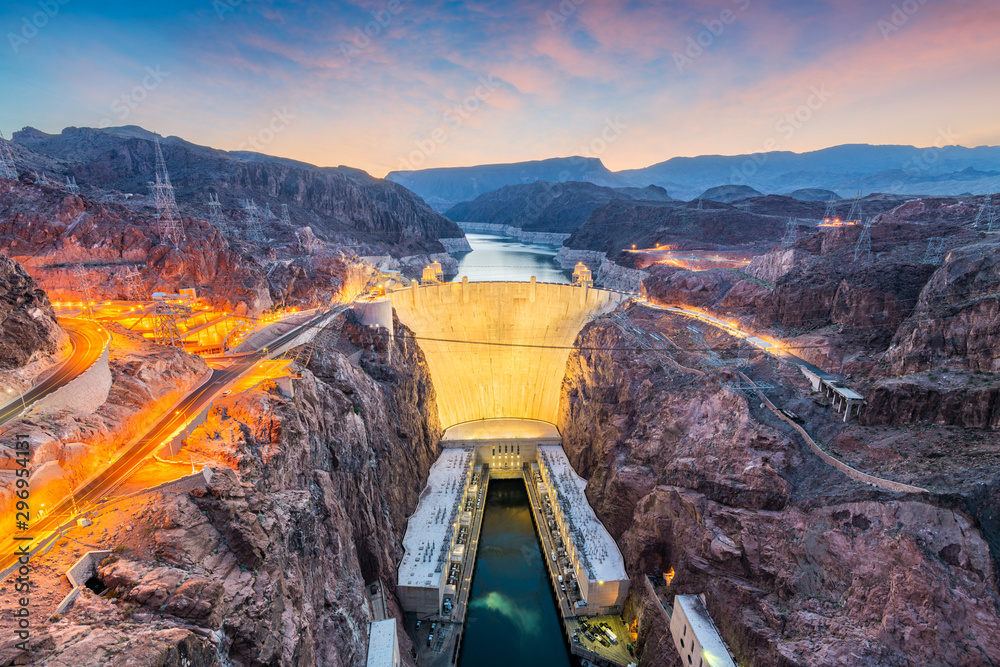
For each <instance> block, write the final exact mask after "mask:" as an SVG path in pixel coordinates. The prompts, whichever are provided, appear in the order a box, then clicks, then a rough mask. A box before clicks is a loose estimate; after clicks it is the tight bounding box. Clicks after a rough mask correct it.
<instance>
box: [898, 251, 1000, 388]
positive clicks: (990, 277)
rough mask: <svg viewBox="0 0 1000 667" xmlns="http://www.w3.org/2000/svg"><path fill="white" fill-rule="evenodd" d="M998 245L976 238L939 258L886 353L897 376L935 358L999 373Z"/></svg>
mask: <svg viewBox="0 0 1000 667" xmlns="http://www.w3.org/2000/svg"><path fill="white" fill-rule="evenodd" d="M998 255H1000V244H997V243H995V242H993V243H990V242H987V243H978V244H975V245H971V246H966V247H963V248H959V249H956V250H954V251H952V252H949V253H948V255H947V256H946V257H945V262H944V264H943V265H942V266H941V267H940V268H939V269H938V270H937V271H935V272H934V274H933V275H932V276H931V277H930V280H928V281H927V282H926V284H925V285H924V286H923V289H922V290H921V291H920V297H919V300H918V301H917V302H916V307H915V308H914V311H913V316H912V317H911V318H910V319H909V320H908V321H907V322H906V323H905V324H903V326H901V327H900V328H899V330H898V331H896V335H895V337H894V338H893V341H892V343H893V347H892V349H891V350H890V352H889V354H888V358H889V361H890V363H891V364H892V370H893V372H894V373H896V374H898V375H903V374H906V373H912V372H917V371H922V370H926V369H927V368H930V367H931V366H932V365H934V364H935V362H951V361H954V363H956V364H959V365H960V366H961V367H963V368H965V369H966V370H980V371H991V372H1000V291H998V289H997V288H998V286H1000V257H998Z"/></svg>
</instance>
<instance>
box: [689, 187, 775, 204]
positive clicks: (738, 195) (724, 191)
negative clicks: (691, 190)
mask: <svg viewBox="0 0 1000 667" xmlns="http://www.w3.org/2000/svg"><path fill="white" fill-rule="evenodd" d="M763 196H764V193H763V192H758V191H757V190H754V189H753V188H751V187H750V186H749V185H717V186H716V187H714V188H709V189H708V190H705V191H704V192H702V193H701V194H700V195H698V199H708V200H711V201H721V202H722V203H724V204H732V203H733V202H737V201H742V200H744V199H750V198H751V197H763Z"/></svg>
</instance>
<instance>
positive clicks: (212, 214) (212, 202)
mask: <svg viewBox="0 0 1000 667" xmlns="http://www.w3.org/2000/svg"><path fill="white" fill-rule="evenodd" d="M208 221H209V222H211V223H212V224H213V225H215V227H216V229H218V230H219V231H220V232H222V235H223V236H229V234H230V229H229V221H228V220H226V215H225V214H224V213H223V212H222V202H220V201H219V195H217V194H215V193H214V192H211V193H209V195H208Z"/></svg>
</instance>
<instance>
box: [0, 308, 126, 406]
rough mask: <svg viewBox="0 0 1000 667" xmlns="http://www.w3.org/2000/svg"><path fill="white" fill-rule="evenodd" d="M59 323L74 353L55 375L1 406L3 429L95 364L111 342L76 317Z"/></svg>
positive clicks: (96, 326)
mask: <svg viewBox="0 0 1000 667" xmlns="http://www.w3.org/2000/svg"><path fill="white" fill-rule="evenodd" d="M59 324H60V325H61V326H62V327H63V328H64V329H66V332H67V333H68V334H69V338H70V341H71V342H72V344H73V353H72V354H71V355H70V357H69V359H67V360H66V361H64V362H62V364H60V365H59V366H58V367H57V368H56V370H55V372H53V373H52V374H51V375H49V376H48V377H47V378H45V379H44V380H42V381H41V382H39V383H38V384H37V385H35V386H34V387H32V388H31V389H29V390H28V391H27V392H25V393H24V395H23V397H22V396H21V395H20V394H18V395H17V396H16V397H15V398H14V399H12V400H11V401H10V402H8V403H7V404H5V405H4V406H2V407H0V426H2V425H4V424H6V423H7V422H9V421H11V420H12V419H16V418H17V417H19V416H21V414H22V413H23V412H24V411H25V410H26V409H27V408H30V407H31V406H32V404H34V403H37V402H38V401H39V400H41V399H43V398H45V397H46V396H48V395H49V394H51V393H53V392H55V391H57V390H58V389H61V388H62V387H64V386H66V385H67V384H69V383H70V382H72V381H73V380H75V379H76V378H77V377H79V376H80V375H81V374H82V373H83V372H84V371H86V370H87V369H88V368H90V367H91V366H93V365H94V362H95V361H97V360H98V358H100V356H101V354H102V353H103V352H104V348H105V347H107V345H108V343H110V342H111V334H109V333H108V332H107V330H106V329H105V328H104V327H102V326H101V325H100V324H97V323H96V322H91V321H90V320H82V319H77V318H60V319H59Z"/></svg>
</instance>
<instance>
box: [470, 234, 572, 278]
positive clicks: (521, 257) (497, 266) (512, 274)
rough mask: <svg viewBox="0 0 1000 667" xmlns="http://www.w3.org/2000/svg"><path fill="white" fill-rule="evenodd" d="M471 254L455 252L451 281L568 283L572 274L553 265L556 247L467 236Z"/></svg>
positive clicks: (494, 236) (484, 236) (478, 235)
mask: <svg viewBox="0 0 1000 667" xmlns="http://www.w3.org/2000/svg"><path fill="white" fill-rule="evenodd" d="M465 236H466V238H467V239H469V245H470V246H472V251H471V252H461V253H455V254H454V256H455V258H456V259H457V260H458V275H456V276H455V277H454V278H452V281H453V282H456V281H461V280H462V276H468V277H469V281H470V282H482V281H487V280H525V281H527V280H530V279H531V276H535V278H536V279H537V280H538V282H543V283H568V282H569V281H570V280H569V278H570V276H571V275H572V271H569V272H567V271H564V270H563V269H561V268H560V267H559V263H558V262H556V253H557V252H558V251H559V247H558V246H554V245H543V244H540V243H522V242H520V241H518V240H517V239H513V238H509V237H506V236H497V235H496V234H477V233H474V232H468V233H466V235H465Z"/></svg>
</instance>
